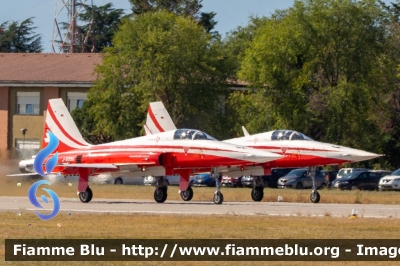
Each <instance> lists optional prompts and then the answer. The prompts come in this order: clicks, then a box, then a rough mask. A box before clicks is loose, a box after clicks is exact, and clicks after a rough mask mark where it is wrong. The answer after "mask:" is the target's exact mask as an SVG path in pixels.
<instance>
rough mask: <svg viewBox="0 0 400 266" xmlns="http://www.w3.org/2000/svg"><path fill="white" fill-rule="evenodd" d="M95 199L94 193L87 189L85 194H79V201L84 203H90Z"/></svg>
mask: <svg viewBox="0 0 400 266" xmlns="http://www.w3.org/2000/svg"><path fill="white" fill-rule="evenodd" d="M92 198H93V192H92V190H91V189H90V188H89V187H87V188H86V191H85V192H79V199H80V200H81V201H82V202H83V203H88V202H90V201H91V200H92Z"/></svg>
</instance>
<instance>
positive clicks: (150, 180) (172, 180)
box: [143, 175, 181, 186]
mask: <svg viewBox="0 0 400 266" xmlns="http://www.w3.org/2000/svg"><path fill="white" fill-rule="evenodd" d="M164 178H165V181H166V182H167V184H168V185H169V186H179V180H180V178H181V177H180V176H179V175H168V176H164ZM143 184H144V185H145V186H154V185H155V184H156V177H154V176H151V175H149V176H146V177H145V178H144V181H143Z"/></svg>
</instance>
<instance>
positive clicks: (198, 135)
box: [174, 128, 216, 140]
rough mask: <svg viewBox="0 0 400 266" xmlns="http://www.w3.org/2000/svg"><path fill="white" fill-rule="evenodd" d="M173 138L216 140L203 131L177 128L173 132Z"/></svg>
mask: <svg viewBox="0 0 400 266" xmlns="http://www.w3.org/2000/svg"><path fill="white" fill-rule="evenodd" d="M174 139H190V140H198V139H203V140H216V139H215V138H213V137H211V136H210V135H208V134H206V133H204V132H203V131H200V130H196V129H186V128H183V129H177V130H176V131H175V133H174Z"/></svg>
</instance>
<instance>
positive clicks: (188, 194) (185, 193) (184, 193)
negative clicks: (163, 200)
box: [181, 186, 193, 201]
mask: <svg viewBox="0 0 400 266" xmlns="http://www.w3.org/2000/svg"><path fill="white" fill-rule="evenodd" d="M181 198H182V199H183V200H184V201H190V200H191V199H192V198H193V189H192V188H191V187H190V186H189V187H188V188H187V189H186V190H185V191H181Z"/></svg>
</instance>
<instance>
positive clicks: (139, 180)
mask: <svg viewBox="0 0 400 266" xmlns="http://www.w3.org/2000/svg"><path fill="white" fill-rule="evenodd" d="M143 178H144V177H130V176H125V175H124V176H117V177H111V180H110V181H111V183H113V184H115V185H143Z"/></svg>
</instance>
